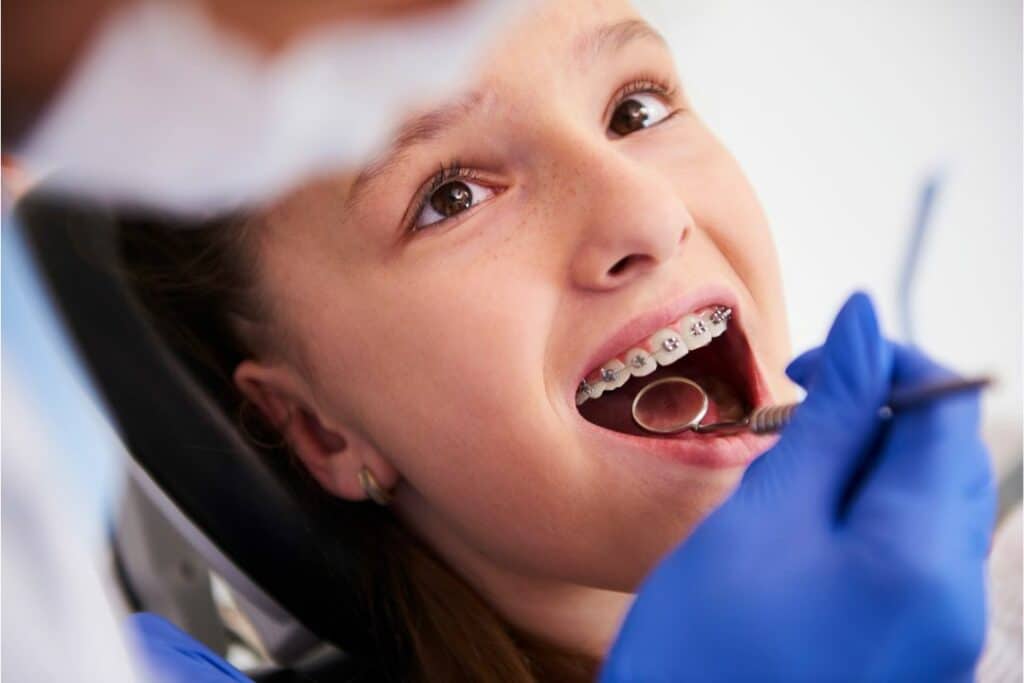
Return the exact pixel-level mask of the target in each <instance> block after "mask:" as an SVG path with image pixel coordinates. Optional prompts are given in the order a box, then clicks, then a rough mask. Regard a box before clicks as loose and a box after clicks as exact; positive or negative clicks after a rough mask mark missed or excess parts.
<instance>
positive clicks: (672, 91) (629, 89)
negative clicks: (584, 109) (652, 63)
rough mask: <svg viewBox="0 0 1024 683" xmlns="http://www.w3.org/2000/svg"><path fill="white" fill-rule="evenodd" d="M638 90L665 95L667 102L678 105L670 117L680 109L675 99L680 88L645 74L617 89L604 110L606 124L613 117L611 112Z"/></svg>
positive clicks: (603, 118)
mask: <svg viewBox="0 0 1024 683" xmlns="http://www.w3.org/2000/svg"><path fill="white" fill-rule="evenodd" d="M638 92H652V93H654V94H655V95H659V96H662V97H664V98H665V99H666V100H667V101H666V103H667V104H670V105H673V106H676V109H675V110H674V111H673V112H672V113H671V114H670V115H669V116H670V117H672V116H675V115H676V114H678V113H679V111H680V110H679V108H678V104H677V103H676V102H675V101H674V99H675V96H676V93H677V92H678V88H677V87H676V86H675V85H673V84H670V83H669V82H668V81H666V80H664V79H662V78H658V77H656V76H648V75H645V76H641V77H639V78H637V79H635V80H633V81H630V82H629V83H627V84H626V85H624V86H623V87H621V88H618V90H616V91H615V94H614V96H613V97H612V98H611V100H610V101H609V102H608V106H607V108H606V109H605V111H604V116H603V117H602V119H601V120H602V121H603V122H604V124H605V125H608V121H610V119H611V113H612V112H614V111H615V108H616V106H618V105H620V104H622V103H623V102H624V101H626V100H627V99H628V98H629V96H630V95H633V94H636V93H638Z"/></svg>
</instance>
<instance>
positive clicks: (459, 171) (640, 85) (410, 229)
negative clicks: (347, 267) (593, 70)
mask: <svg viewBox="0 0 1024 683" xmlns="http://www.w3.org/2000/svg"><path fill="white" fill-rule="evenodd" d="M676 90H677V89H676V87H675V86H674V85H669V84H668V83H666V82H665V81H664V80H662V79H660V78H657V77H652V76H642V77H640V78H637V79H634V80H632V81H630V82H629V83H627V84H626V85H624V86H622V87H621V88H619V89H618V90H617V91H616V93H615V96H614V97H612V99H611V101H610V102H609V104H608V107H607V109H606V110H605V112H604V116H603V117H602V121H604V122H605V125H608V124H607V122H608V120H609V118H610V116H611V112H613V111H615V108H616V107H617V106H619V105H620V104H622V103H623V102H624V101H625V100H626V99H627V98H628V97H629V96H630V95H633V94H636V93H638V92H649V93H654V94H656V95H660V96H661V97H664V98H665V99H666V100H672V99H673V98H674V96H675V94H676ZM678 111H679V109H675V110H673V111H672V112H671V113H670V114H669V116H668V117H666V119H665V120H667V119H668V118H670V117H672V116H674V115H675V114H676V113H678ZM478 178H479V174H478V173H477V172H476V171H475V170H474V169H472V168H464V167H463V166H462V163H461V162H460V161H459V160H458V159H453V160H451V161H450V162H448V163H447V164H442V165H441V169H440V170H439V171H438V172H437V173H435V174H434V175H433V176H432V177H431V178H430V179H429V180H428V181H427V184H426V185H424V186H423V188H422V189H421V190H420V191H419V194H418V195H417V197H416V201H415V203H414V204H413V210H412V211H411V212H410V218H409V220H408V221H407V224H406V229H405V231H406V232H407V233H415V232H418V231H419V230H420V229H421V228H417V227H416V218H417V217H418V216H419V215H420V214H421V213H422V212H423V210H424V209H425V208H426V206H427V202H429V201H430V196H431V195H432V194H434V192H436V191H437V190H439V189H441V188H442V187H444V185H445V183H448V182H451V181H452V180H463V179H469V180H475V179H478ZM449 220H452V219H450V218H449V219H445V220H443V221H439V222H438V223H447V222H448V221H449ZM438 223H432V224H431V225H430V226H424V227H433V226H436V225H438Z"/></svg>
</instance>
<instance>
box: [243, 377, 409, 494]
mask: <svg viewBox="0 0 1024 683" xmlns="http://www.w3.org/2000/svg"><path fill="white" fill-rule="evenodd" d="M234 380H235V386H237V387H238V389H239V391H241V392H242V394H243V395H244V396H245V397H246V398H247V399H248V400H249V401H251V402H252V403H253V404H255V405H256V407H257V408H258V409H259V410H260V411H261V412H262V413H263V415H264V417H265V418H266V419H267V420H268V421H269V422H270V424H271V425H272V426H273V427H274V428H275V429H277V430H278V431H279V432H281V434H282V435H283V436H284V438H285V440H286V441H287V442H288V445H289V446H290V447H291V450H292V452H293V453H295V455H296V456H297V457H298V458H299V460H300V461H302V464H303V465H304V466H305V467H306V470H308V471H309V473H310V474H311V475H313V478H314V479H316V481H317V482H318V483H319V484H320V485H321V486H322V487H324V489H326V490H327V491H328V492H330V493H332V494H334V495H335V496H338V497H340V498H344V499H346V500H365V499H366V498H367V495H366V492H365V491H363V487H362V486H361V485H360V483H359V470H361V469H362V468H364V467H366V468H367V469H369V470H370V472H371V473H372V474H373V476H374V478H376V480H377V482H378V483H379V484H380V485H381V487H383V488H384V489H388V490H390V489H393V488H394V487H395V485H396V484H397V483H398V480H399V475H398V471H397V470H396V469H395V468H394V466H393V465H391V463H390V462H389V461H388V460H387V459H386V458H384V457H383V456H382V455H381V454H380V453H379V452H378V450H377V449H376V447H375V446H373V445H372V444H371V443H370V442H369V441H368V440H366V439H365V438H364V437H362V435H361V434H360V433H359V432H358V431H356V430H354V429H351V428H350V427H347V426H345V425H340V424H337V423H335V422H334V421H333V420H331V419H330V418H328V417H327V416H325V415H323V414H322V413H321V412H320V411H319V410H318V408H317V406H316V405H314V403H313V402H312V401H311V400H310V399H309V398H308V397H309V396H310V395H311V392H309V391H308V387H307V386H306V385H305V382H304V381H303V380H302V379H301V378H299V377H297V376H296V375H295V374H294V373H293V372H292V371H291V370H290V369H289V368H287V367H285V366H282V365H269V364H266V363H262V362H259V361H255V360H245V361H243V362H242V363H240V364H239V366H238V368H236V369H235V375H234Z"/></svg>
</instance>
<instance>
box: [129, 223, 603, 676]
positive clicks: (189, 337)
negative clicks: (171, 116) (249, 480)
mask: <svg viewBox="0 0 1024 683" xmlns="http://www.w3.org/2000/svg"><path fill="white" fill-rule="evenodd" d="M259 229H260V220H259V219H258V218H255V217H252V216H226V217H219V218H217V219H213V220H208V221H205V222H203V223H202V224H183V223H180V222H176V221H173V220H170V219H160V220H155V219H153V218H152V217H138V216H136V217H132V218H126V219H125V220H122V221H121V222H120V224H119V230H118V246H119V251H120V256H121V260H122V266H123V269H124V272H125V274H126V276H127V278H128V282H129V284H130V286H131V287H132V288H133V289H134V291H135V293H136V295H137V296H138V298H139V299H140V301H141V302H142V304H143V307H144V308H145V309H146V310H147V312H148V313H149V315H150V317H151V318H152V319H153V323H154V324H155V326H156V328H157V330H158V332H160V333H161V335H162V336H163V337H164V338H165V339H166V340H167V342H168V343H169V345H170V346H171V347H172V349H173V350H174V351H175V352H176V353H177V354H178V355H179V356H181V357H182V360H183V361H185V362H186V364H187V365H188V366H189V367H190V368H191V369H192V370H193V371H194V372H195V373H196V374H197V376H198V377H199V379H200V381H201V382H202V383H203V384H204V385H205V386H206V387H207V389H208V390H209V391H210V393H211V394H212V395H213V397H214V398H215V400H216V401H217V402H218V403H219V404H220V406H221V407H222V408H223V410H224V411H225V412H226V413H227V414H228V415H234V416H238V417H241V416H243V415H244V414H248V415H249V416H250V417H252V416H255V417H256V418H257V419H256V420H255V423H253V421H252V420H250V419H248V418H247V419H245V421H244V423H245V425H244V428H243V429H242V431H243V434H245V435H246V436H247V437H249V438H250V439H251V440H253V441H254V442H255V445H257V446H259V445H261V444H263V443H266V441H267V440H268V439H270V438H272V435H273V430H272V429H271V428H270V427H269V425H268V424H266V423H265V422H263V421H262V420H261V419H260V416H259V415H258V411H256V410H245V407H246V404H245V400H244V398H243V396H242V395H241V393H240V392H239V391H238V390H237V388H236V387H235V385H234V382H233V379H232V375H233V372H234V369H235V368H236V367H237V365H238V364H239V363H240V362H241V361H242V360H244V359H245V358H247V357H251V356H252V355H253V353H252V351H253V349H250V348H248V346H247V344H246V341H245V340H244V338H243V335H242V334H241V333H240V326H241V325H240V323H242V322H243V321H248V322H259V321H260V320H261V319H262V318H263V317H264V315H265V313H266V312H265V311H264V310H262V309H261V307H260V306H259V304H258V303H257V299H258V297H256V296H254V289H255V284H256V279H257V273H256V272H255V265H254V264H255V263H256V262H257V259H256V258H255V254H254V247H253V244H254V235H255V233H256V232H257V231H258V230H259ZM278 438H279V437H278ZM275 456H276V457H280V454H279V453H272V452H268V453H267V457H275ZM298 469H301V466H299V468H298ZM304 479H305V483H306V485H307V486H308V498H309V500H312V501H316V504H318V505H320V506H322V507H325V508H327V507H330V508H337V507H338V506H342V507H344V508H345V509H346V510H347V511H348V512H356V511H358V512H359V514H346V515H345V516H344V520H345V524H346V525H347V526H350V525H355V526H356V527H357V529H356V530H355V533H352V534H347V535H346V536H345V538H355V539H373V542H372V543H364V542H349V543H348V544H347V545H345V547H343V548H338V549H336V550H337V551H338V552H344V553H346V554H347V555H348V556H351V555H352V554H353V553H356V554H357V557H358V558H359V562H358V563H357V564H358V566H359V567H360V569H359V570H358V572H359V575H357V576H354V577H342V580H343V581H348V582H349V583H350V585H341V586H337V587H336V589H337V590H340V591H347V592H348V593H349V596H348V599H349V600H350V601H351V602H352V603H354V604H356V605H358V607H357V609H358V611H359V612H360V613H361V614H363V615H365V619H366V621H367V624H366V627H367V629H368V631H369V634H368V635H369V638H368V642H370V643H372V645H370V646H369V647H368V651H366V652H350V654H352V655H353V656H355V657H357V658H359V657H362V658H364V659H366V660H369V661H368V666H369V667H370V671H371V672H372V673H370V674H369V675H370V680H392V681H427V680H438V681H463V680H464V681H502V682H506V681H508V682H511V683H519V682H521V683H527V682H535V681H548V680H553V681H582V680H591V679H593V677H594V676H595V674H596V671H597V665H598V663H597V662H596V661H594V660H593V659H592V658H590V657H586V656H583V655H580V654H576V653H570V652H565V651H563V650H561V649H559V648H557V647H554V646H551V645H549V644H547V643H544V642H541V641H540V640H538V639H536V638H533V637H531V636H529V635H527V634H525V633H522V632H520V631H518V630H516V629H515V628H513V627H512V626H511V625H510V624H508V623H506V622H505V621H504V620H503V619H501V618H500V617H499V615H498V614H497V613H496V612H495V610H494V609H493V608H492V607H491V606H490V605H488V604H487V603H486V602H485V601H484V600H483V599H482V598H481V597H480V596H479V595H478V593H477V592H476V591H475V590H474V589H473V588H472V587H471V586H470V585H469V584H468V583H467V582H466V581H464V580H463V579H462V577H460V576H459V575H458V574H457V573H456V572H454V571H453V570H452V569H451V568H450V567H449V566H448V565H447V564H446V563H445V562H444V561H443V560H441V559H440V558H439V557H438V556H437V555H435V554H434V553H433V552H432V551H431V550H430V549H429V548H428V547H426V546H425V545H424V544H423V543H421V542H420V541H419V540H418V539H417V538H416V537H414V536H413V535H412V534H411V533H410V532H409V531H408V530H407V529H405V528H404V527H403V526H402V525H401V524H399V523H398V522H397V520H396V519H395V518H394V516H393V515H391V514H390V513H388V512H387V511H386V510H384V509H380V508H377V507H376V506H374V505H373V504H372V503H349V502H343V501H340V500H339V499H337V498H334V497H333V496H330V495H329V494H327V493H326V492H325V491H323V489H321V488H320V487H319V486H318V485H317V484H316V483H315V482H314V481H313V479H312V477H309V476H306V477H304ZM338 543H339V545H340V544H342V543H345V541H343V540H341V537H340V536H339V541H338ZM352 546H356V547H352ZM328 552H329V549H328ZM296 580H300V579H299V578H296ZM341 645H345V643H341Z"/></svg>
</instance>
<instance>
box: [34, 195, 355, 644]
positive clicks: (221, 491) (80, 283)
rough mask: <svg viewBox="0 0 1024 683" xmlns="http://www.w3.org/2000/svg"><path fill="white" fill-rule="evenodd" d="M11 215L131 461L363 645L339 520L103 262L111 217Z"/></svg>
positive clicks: (93, 213) (256, 569)
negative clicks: (248, 438) (186, 363)
mask: <svg viewBox="0 0 1024 683" xmlns="http://www.w3.org/2000/svg"><path fill="white" fill-rule="evenodd" d="M17 212H18V216H19V219H20V221H19V222H20V229H21V230H22V231H23V232H24V234H25V238H26V242H27V243H28V244H29V245H30V248H31V249H32V251H33V253H34V255H35V257H36V260H37V263H38V265H39V269H40V271H41V272H42V274H43V276H44V279H45V280H46V281H47V284H48V285H49V288H50V290H51V293H52V296H53V300H54V304H55V306H56V308H57V310H58V311H59V312H60V314H61V315H62V317H63V319H64V321H65V323H66V326H67V328H68V330H69V332H70V336H71V338H72V340H73V341H74V342H75V344H76V346H77V348H78V350H79V352H80V354H81V358H82V360H83V361H84V364H85V365H86V367H87V368H88V370H89V371H90V374H91V376H92V378H93V381H94V384H95V386H96V388H97V389H98V391H99V392H100V393H101V394H102V397H103V398H104V399H105V403H106V407H107V409H108V412H109V414H110V415H111V416H112V418H113V419H114V420H115V421H116V427H117V428H118V431H119V433H120V435H121V438H122V439H123V441H124V443H125V445H126V446H127V448H128V450H129V452H130V453H131V456H132V458H133V459H134V460H135V462H136V463H137V464H138V465H139V466H140V467H141V468H142V469H143V470H144V471H145V472H146V473H148V475H149V477H150V478H151V479H152V480H153V481H154V482H155V483H156V484H157V485H158V486H159V487H160V488H161V489H162V491H163V492H164V493H165V494H166V495H167V496H168V497H169V498H170V499H171V500H172V501H173V503H174V504H176V506H177V507H178V508H179V509H180V510H181V511H182V512H183V513H184V514H185V515H186V516H187V517H188V518H189V520H191V522H192V523H193V524H194V525H195V526H196V527H198V529H200V530H201V532H202V533H203V534H205V536H206V537H207V538H208V539H209V540H210V541H211V542H212V543H213V544H214V545H215V546H216V547H217V548H218V549H219V550H220V551H221V552H222V553H223V554H224V555H225V556H226V557H227V558H228V559H229V560H231V561H232V562H233V563H234V564H235V565H236V566H237V567H238V568H240V569H241V570H242V571H243V572H244V573H245V574H246V575H247V577H248V579H250V580H251V581H252V582H253V583H255V584H256V585H257V586H258V587H259V588H260V589H262V590H263V591H264V592H265V593H266V594H267V595H268V596H270V597H271V598H272V599H273V600H274V601H276V602H277V603H278V604H279V605H280V606H281V607H283V608H284V609H285V610H287V611H288V612H289V613H291V615H293V616H294V617H295V618H296V619H297V620H298V621H299V622H301V623H302V624H303V625H304V626H305V627H306V628H308V629H309V630H310V631H312V632H313V633H314V634H315V635H316V636H317V637H319V638H321V639H323V640H324V641H326V642H329V643H332V644H334V645H335V646H337V647H339V648H341V649H342V650H347V651H349V652H352V653H359V652H360V651H365V648H367V647H368V644H367V638H368V636H367V633H366V629H365V628H363V625H364V624H365V621H363V618H362V617H363V615H361V614H360V613H359V607H358V603H357V602H356V601H354V600H353V599H352V596H351V595H346V593H345V591H344V590H339V588H340V586H343V585H346V583H347V582H346V581H345V580H344V579H345V576H346V573H347V572H350V571H352V570H353V569H354V567H353V566H352V563H353V562H355V561H356V560H355V558H349V557H346V556H345V553H344V552H339V551H338V550H337V549H338V547H339V541H338V539H339V535H342V536H343V535H344V529H343V528H340V527H343V526H344V517H340V518H339V514H338V511H337V510H334V511H333V512H332V513H324V514H318V513H317V511H316V510H315V509H312V508H310V507H309V506H308V505H307V504H306V500H305V499H304V495H305V498H308V492H307V493H306V494H303V491H302V489H300V488H297V486H298V485H297V483H296V478H295V477H294V476H292V475H293V474H294V466H293V465H291V464H290V463H288V462H287V459H286V458H282V457H270V458H268V457H266V454H261V453H257V452H256V451H255V450H254V449H253V448H251V447H250V446H249V445H248V444H247V443H245V441H243V440H242V438H241V437H240V436H239V434H238V432H237V430H236V429H234V428H233V426H232V423H231V421H230V420H228V419H227V418H226V417H225V416H224V415H223V414H222V412H221V411H220V409H219V408H217V406H216V404H215V403H214V402H213V401H212V400H211V399H210V397H209V396H208V395H207V394H206V393H205V392H204V391H203V389H202V388H201V387H200V386H199V385H198V383H197V382H196V381H195V380H194V379H193V378H192V376H191V375H190V373H188V372H187V371H185V370H184V368H183V365H182V363H181V361H180V360H179V359H178V358H176V357H175V356H174V355H173V354H172V353H170V352H169V351H168V349H167V347H166V345H165V344H163V343H162V342H161V340H160V339H159V338H158V336H157V334H156V333H155V332H154V331H153V329H152V328H151V326H150V325H149V324H148V322H147V321H146V319H145V317H144V315H143V314H142V313H141V311H140V309H139V307H138V305H137V304H136V302H135V300H134V298H133V297H132V295H131V294H130V293H129V292H128V291H127V288H126V287H125V286H124V284H123V281H122V279H121V278H120V277H119V275H118V274H117V269H116V268H115V267H112V261H111V259H112V255H113V254H114V253H116V251H115V248H114V239H115V236H116V223H115V222H114V218H113V216H112V214H111V213H109V212H107V211H105V210H103V209H101V208H99V207H97V206H95V205H88V204H86V203H84V202H82V201H78V200H71V199H67V198H61V197H57V196H52V195H47V194H45V193H36V194H35V195H33V196H29V197H28V198H26V199H25V200H24V201H23V202H21V203H20V205H19V208H18V211H17ZM277 455H279V454H277ZM290 472H291V474H290ZM342 505H347V506H348V507H347V508H346V511H344V512H342V513H341V514H342V515H344V514H366V513H367V509H366V508H365V507H364V506H362V505H358V504H342ZM339 519H340V522H339ZM349 585H351V584H349Z"/></svg>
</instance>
